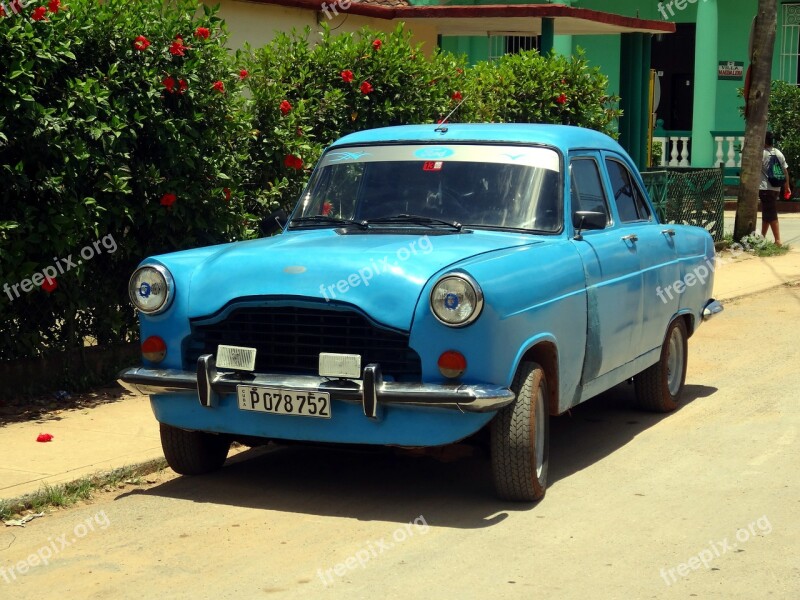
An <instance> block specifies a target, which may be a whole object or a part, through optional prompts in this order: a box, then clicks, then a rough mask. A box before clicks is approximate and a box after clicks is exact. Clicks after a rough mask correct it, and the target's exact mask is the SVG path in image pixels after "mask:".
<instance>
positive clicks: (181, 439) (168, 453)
mask: <svg viewBox="0 0 800 600" xmlns="http://www.w3.org/2000/svg"><path fill="white" fill-rule="evenodd" d="M160 425H161V448H162V449H163V450H164V458H166V459H167V464H169V466H170V467H171V468H172V470H173V471H175V472H176V473H180V474H181V475H202V474H203V473H209V472H211V471H216V470H217V469H219V468H220V467H221V466H222V465H223V464H224V463H225V459H226V458H228V450H230V447H231V441H230V439H228V437H227V436H224V435H214V434H212V433H206V432H204V431H186V430H184V429H178V428H177V427H172V426H171V425H166V424H164V423H161V424H160Z"/></svg>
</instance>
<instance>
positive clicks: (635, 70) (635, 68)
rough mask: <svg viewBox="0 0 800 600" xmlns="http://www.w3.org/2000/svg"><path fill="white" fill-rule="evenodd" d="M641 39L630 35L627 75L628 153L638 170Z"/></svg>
mask: <svg viewBox="0 0 800 600" xmlns="http://www.w3.org/2000/svg"><path fill="white" fill-rule="evenodd" d="M642 38H643V36H642V34H641V33H632V34H631V46H632V52H633V55H632V56H631V70H630V72H629V73H628V77H630V78H631V90H630V95H631V99H630V103H629V107H630V108H629V110H630V111H631V114H630V117H631V118H630V120H629V121H628V126H629V127H630V130H631V136H630V142H629V144H630V148H629V149H628V152H629V153H630V155H631V158H633V160H634V162H635V163H636V166H638V167H639V168H640V169H641V168H643V167H644V165H643V161H642V160H641V157H642V147H643V145H644V140H643V139H642V138H643V135H642V134H643V131H642V97H643V95H644V89H643V87H642V86H643V85H644V82H643V81H642V65H643V64H644V60H643V59H644V57H643V56H642Z"/></svg>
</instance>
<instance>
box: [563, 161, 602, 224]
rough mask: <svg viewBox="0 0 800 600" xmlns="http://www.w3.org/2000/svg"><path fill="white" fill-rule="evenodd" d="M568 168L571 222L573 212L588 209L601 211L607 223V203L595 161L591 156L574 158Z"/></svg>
mask: <svg viewBox="0 0 800 600" xmlns="http://www.w3.org/2000/svg"><path fill="white" fill-rule="evenodd" d="M569 170H570V196H571V197H572V215H573V222H574V221H575V213H577V212H578V211H582V210H584V211H586V210H588V211H593V212H599V213H603V214H604V215H605V217H606V225H608V221H609V218H608V203H607V202H606V193H605V190H604V189H603V182H602V180H601V178H600V169H599V168H598V165H597V162H596V161H595V160H594V159H592V158H574V159H572V161H570V167H569Z"/></svg>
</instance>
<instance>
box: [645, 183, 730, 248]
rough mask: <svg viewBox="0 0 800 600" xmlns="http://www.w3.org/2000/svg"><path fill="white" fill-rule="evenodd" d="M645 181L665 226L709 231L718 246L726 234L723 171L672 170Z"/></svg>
mask: <svg viewBox="0 0 800 600" xmlns="http://www.w3.org/2000/svg"><path fill="white" fill-rule="evenodd" d="M642 178H643V179H644V183H645V185H646V186H647V191H648V193H649V194H650V198H651V199H652V201H653V204H654V205H655V207H656V211H657V212H658V217H659V219H660V220H661V221H662V222H663V223H676V224H682V225H696V226H698V227H703V228H704V229H707V230H708V232H709V233H710V234H711V236H712V237H713V238H714V241H715V242H718V241H720V240H722V237H723V235H724V233H725V223H724V219H725V175H724V173H723V171H722V169H690V168H670V169H666V170H660V171H645V172H643V173H642Z"/></svg>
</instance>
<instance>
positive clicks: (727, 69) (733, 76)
mask: <svg viewBox="0 0 800 600" xmlns="http://www.w3.org/2000/svg"><path fill="white" fill-rule="evenodd" d="M743 77H744V63H743V62H738V61H733V60H726V61H720V63H719V79H721V80H727V81H741V80H742V78H743Z"/></svg>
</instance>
